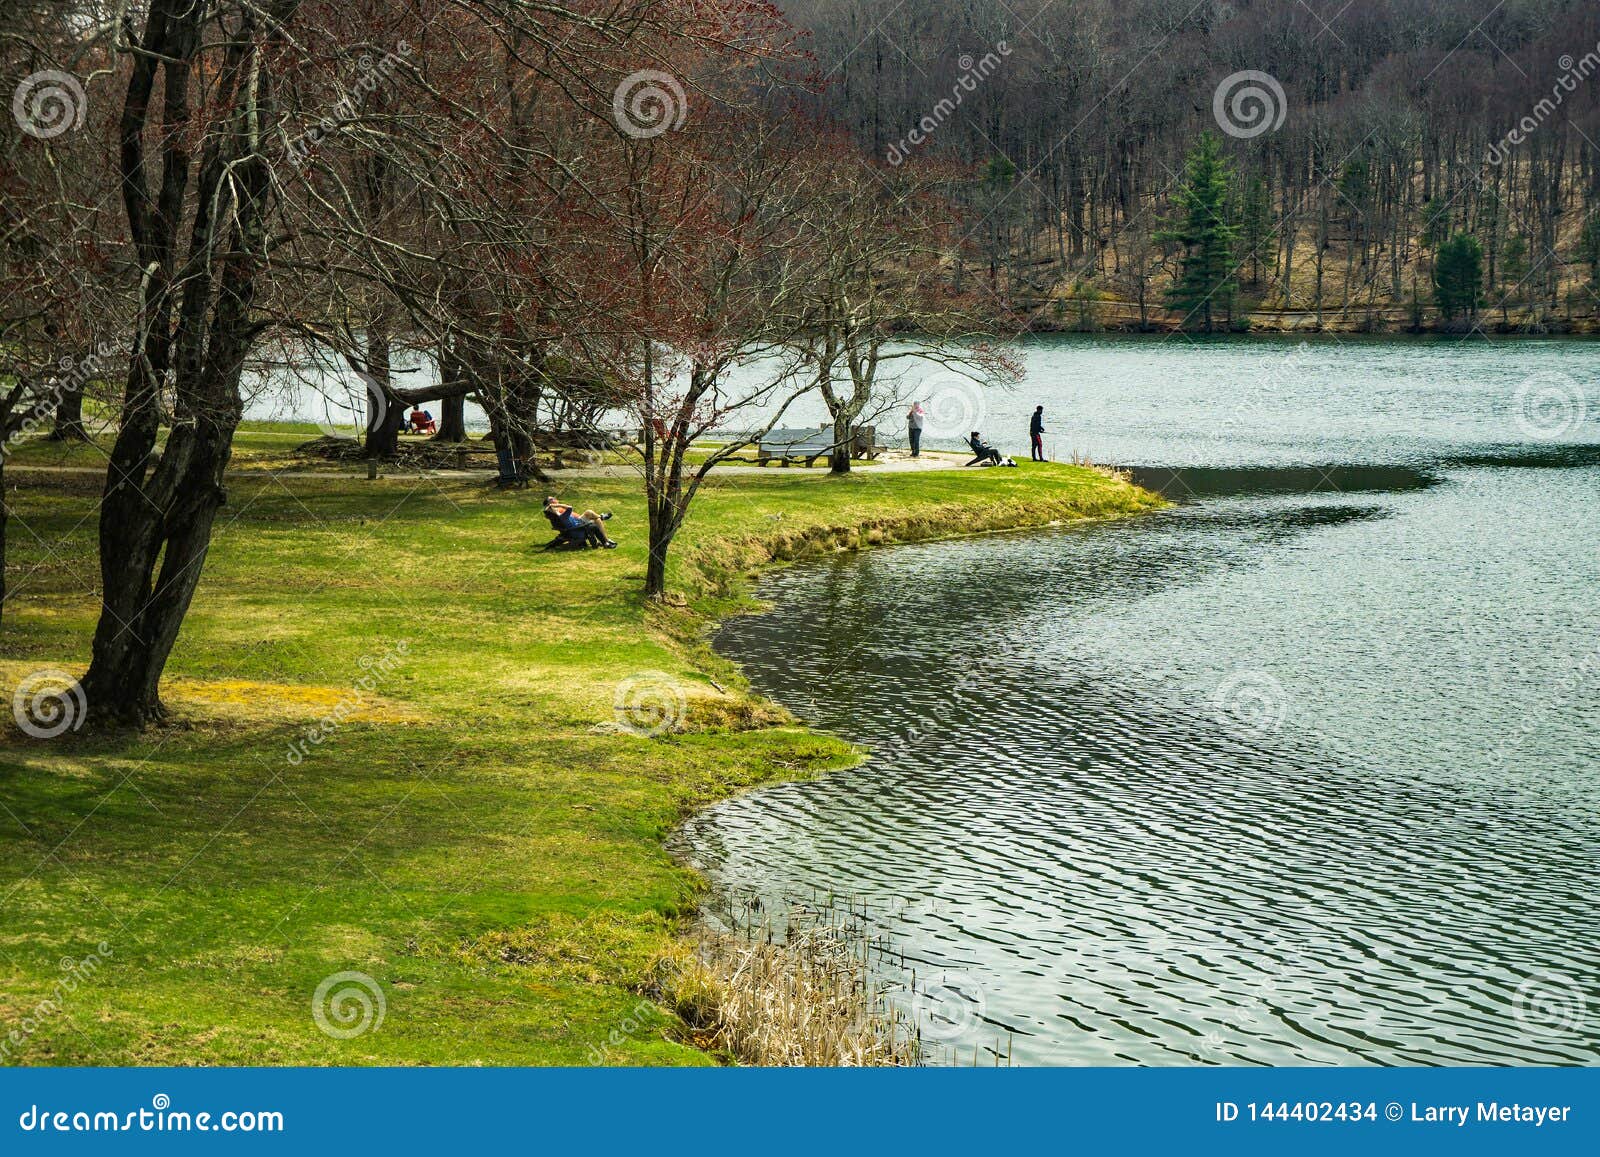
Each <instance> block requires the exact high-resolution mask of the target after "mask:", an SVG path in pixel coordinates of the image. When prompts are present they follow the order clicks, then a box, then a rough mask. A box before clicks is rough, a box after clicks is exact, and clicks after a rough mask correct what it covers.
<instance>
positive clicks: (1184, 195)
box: [1157, 133, 1239, 333]
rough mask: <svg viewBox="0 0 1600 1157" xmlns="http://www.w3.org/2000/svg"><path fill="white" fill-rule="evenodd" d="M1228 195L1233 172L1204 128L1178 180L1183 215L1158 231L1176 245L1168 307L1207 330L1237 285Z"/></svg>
mask: <svg viewBox="0 0 1600 1157" xmlns="http://www.w3.org/2000/svg"><path fill="white" fill-rule="evenodd" d="M1232 200H1233V171H1232V169H1230V168H1229V166H1228V162H1227V160H1226V159H1225V158H1224V157H1223V155H1222V145H1221V142H1220V141H1219V140H1218V138H1217V137H1216V136H1215V134H1212V133H1206V134H1205V135H1204V136H1202V137H1201V138H1200V143H1199V144H1198V145H1196V146H1195V148H1194V151H1193V152H1191V153H1190V154H1189V159H1188V162H1187V163H1186V165H1185V167H1184V179H1183V184H1182V185H1181V186H1180V187H1179V189H1178V193H1177V201H1178V207H1179V210H1180V212H1181V214H1182V216H1181V218H1180V219H1179V220H1177V221H1174V222H1171V223H1170V224H1169V225H1168V227H1167V228H1166V229H1164V230H1162V231H1161V232H1160V233H1159V234H1158V235H1157V236H1158V239H1159V240H1161V241H1163V242H1169V243H1174V244H1176V245H1178V246H1179V247H1180V248H1181V250H1182V253H1181V256H1180V259H1179V260H1180V262H1181V264H1180V267H1179V270H1178V277H1177V280H1176V281H1175V282H1174V283H1173V285H1172V288H1171V289H1169V290H1168V291H1167V308H1168V309H1171V310H1174V311H1176V312H1178V313H1182V314H1183V315H1184V324H1185V325H1188V324H1189V323H1190V322H1192V321H1198V322H1199V323H1200V327H1201V328H1202V329H1203V330H1204V331H1205V332H1206V333H1214V332H1216V326H1217V323H1216V315H1217V313H1218V312H1219V307H1221V309H1222V310H1224V311H1231V309H1232V305H1233V296H1234V294H1235V293H1236V292H1237V290H1238V288H1239V285H1238V281H1237V279H1236V278H1235V277H1234V247H1235V244H1236V242H1237V239H1238V230H1236V229H1235V228H1234V226H1233V224H1232V222H1231V221H1230V220H1229V217H1228V206H1229V204H1230V203H1231V202H1232Z"/></svg>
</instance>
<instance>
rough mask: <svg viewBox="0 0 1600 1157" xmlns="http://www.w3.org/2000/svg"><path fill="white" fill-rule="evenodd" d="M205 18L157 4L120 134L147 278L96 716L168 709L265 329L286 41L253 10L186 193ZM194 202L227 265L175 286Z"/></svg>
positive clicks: (118, 457) (112, 526)
mask: <svg viewBox="0 0 1600 1157" xmlns="http://www.w3.org/2000/svg"><path fill="white" fill-rule="evenodd" d="M294 7H295V5H294V4H293V3H290V2H288V0H285V2H284V3H283V4H281V5H280V7H279V16H280V17H282V18H283V19H284V20H287V18H288V17H289V16H290V15H292V13H293V11H294ZM209 17H210V10H209V9H208V8H207V7H206V6H203V5H195V4H189V3H187V2H186V0H154V2H153V3H152V4H151V6H150V10H149V12H148V14H147V17H146V21H145V25H144V31H143V34H142V35H141V36H140V38H139V46H140V49H141V52H140V53H139V55H138V57H137V58H136V59H135V61H134V64H133V72H132V75H131V77H130V79H129V81H128V91H127V96H126V98H125V99H124V102H123V109H122V119H121V122H120V125H119V137H120V146H121V148H120V155H119V161H120V173H121V176H122V193H123V204H124V207H125V209H126V212H127V218H128V226H129V232H130V234H131V236H132V238H133V241H134V244H135V247H136V248H137V250H138V254H139V260H140V262H141V265H142V266H143V268H144V271H145V273H144V280H143V282H142V284H141V299H142V301H141V304H142V307H143V308H142V309H141V322H140V326H139V329H138V330H137V331H136V333H135V335H134V339H133V349H132V356H131V357H130V358H129V366H128V378H127V384H126V387H125V390H124V394H123V404H122V415H121V427H120V429H119V431H118V433H117V439H116V442H115V444H114V445H113V447H112V451H111V461H110V465H109V466H108V468H107V470H106V485H105V496H104V499H103V500H102V502H101V506H100V582H101V589H102V594H101V600H102V604H101V612H100V618H99V621H98V622H97V623H96V625H95V633H94V644H93V658H92V659H91V661H90V664H89V671H88V674H86V675H85V676H84V677H83V684H82V685H83V690H84V694H85V697H86V700H87V703H88V709H89V714H90V717H91V718H93V719H96V720H109V721H115V722H124V723H132V724H145V723H149V722H153V721H156V720H159V719H160V718H161V716H162V714H163V711H162V705H161V699H160V695H159V685H160V681H161V672H162V670H163V669H164V668H165V666H166V662H167V657H168V655H170V654H171V652H172V646H173V644H174V643H175V642H176V641H177V637H178V629H179V628H180V627H181V626H182V624H183V619H184V616H185V614H186V613H187V612H188V610H189V604H190V602H191V601H192V600H193V598H194V592H195V588H196V586H197V585H198V584H199V582H200V572H201V569H202V567H203V566H204V564H205V559H206V554H207V552H208V550H209V548H210V543H211V530H212V526H213V524H214V523H215V521H216V515H217V511H218V510H220V509H221V508H222V506H223V504H224V503H225V502H226V501H227V494H226V491H225V490H224V489H223V476H224V473H225V471H226V470H227V467H228V459H229V457H230V455H231V453H232V444H233V433H234V431H235V430H236V429H237V428H238V425H239V418H240V416H241V414H242V412H243V402H242V400H241V398H240V395H239V377H240V374H241V373H242V372H243V368H244V360H245V356H246V355H247V354H248V353H249V348H250V344H251V342H252V340H253V337H254V332H255V331H254V329H253V327H252V325H251V321H250V314H251V310H252V307H253V304H254V299H255V279H256V274H257V272H258V271H259V269H260V268H261V266H262V264H263V263H264V261H265V252H266V244H267V242H266V225H265V212H266V197H267V193H268V189H269V185H270V182H269V179H268V172H267V166H266V162H265V159H264V157H263V155H262V152H261V148H260V140H259V136H258V134H259V131H260V125H261V116H262V103H261V100H262V83H261V71H260V70H261V68H262V67H263V65H262V59H263V58H264V57H265V56H266V55H267V54H269V53H270V52H272V51H273V49H274V48H275V47H281V32H280V31H279V29H277V28H275V29H274V30H272V31H271V32H270V33H269V34H268V36H267V37H266V41H265V43H263V42H260V41H258V39H257V32H256V24H255V21H256V17H255V14H254V13H253V11H247V12H246V14H245V15H244V16H243V18H242V21H241V24H240V26H239V28H238V29H237V31H236V36H235V39H234V40H233V41H232V42H231V43H230V44H229V45H228V48H227V50H226V57H225V59H224V61H223V63H222V66H221V67H220V68H219V69H217V70H216V78H215V87H214V89H213V90H211V92H212V96H211V99H212V101H213V102H214V103H213V104H212V105H208V117H210V118H220V119H213V120H212V121H211V123H212V124H213V126H218V125H220V126H221V127H213V128H210V129H208V130H207V131H208V132H209V133H212V134H214V135H212V136H211V137H210V139H209V140H207V142H206V144H205V148H204V151H203V154H202V160H201V163H200V166H199V171H198V180H197V181H196V183H195V185H194V187H193V188H192V190H191V189H190V186H189V177H190V167H191V163H192V155H191V154H190V152H189V147H190V144H191V142H190V137H191V131H190V120H191V115H190V114H191V105H190V102H191V99H192V97H191V93H190V87H189V73H190V69H191V67H192V63H193V58H194V56H195V53H196V51H197V49H198V46H199V43H200V38H201V36H200V34H201V29H202V25H203V24H204V22H205V21H206V20H207V19H208V18H209ZM158 69H159V70H160V71H161V72H162V74H163V75H162V87H163V89H164V92H163V101H164V104H163V114H162V120H161V125H160V128H161V141H162V143H161V154H162V164H161V173H160V196H159V200H158V199H157V198H156V196H155V191H154V190H152V189H151V187H150V182H149V178H150V173H149V165H148V160H147V157H146V153H145V140H144V137H145V132H146V129H147V127H148V120H149V99H150V95H151V93H152V91H153V89H154V87H155V79H156V72H157V70H158ZM229 120H231V123H227V122H228V121H229ZM186 192H192V197H191V198H190V200H191V201H192V203H193V205H194V208H193V210H192V211H191V214H192V216H191V224H190V225H189V238H188V252H189V254H195V253H209V252H212V251H213V249H214V248H215V249H216V250H217V251H219V252H221V253H224V254H226V256H225V257H223V258H222V259H221V261H220V262H219V263H218V264H217V266H216V267H215V269H214V271H213V267H211V266H210V265H209V264H208V263H205V262H198V263H192V272H190V273H189V274H188V275H187V276H186V277H185V278H184V279H183V281H182V282H181V283H180V282H179V281H178V280H177V279H176V278H175V277H174V270H175V269H176V268H177V267H178V265H179V263H180V252H179V244H178V235H179V232H180V229H181V227H182V223H183V220H184V216H185V215H184V213H183V212H182V211H181V207H182V206H183V205H184V202H185V194H186ZM219 218H220V219H219ZM185 264H190V263H188V262H185ZM169 374H170V380H171V384H172V387H173V393H174V396H175V398H176V406H175V414H174V418H173V421H172V430H171V434H170V436H169V437H168V438H167V443H166V446H165V447H164V448H163V449H162V451H161V453H160V456H159V457H158V458H155V459H154V461H153V462H152V454H153V452H154V450H155V443H156V435H157V432H158V429H159V423H160V417H159V412H158V411H159V405H158V397H159V390H160V387H161V385H162V383H163V382H164V381H166V380H167V379H168V376H169ZM158 565H159V567H160V572H159V574H158V573H157V569H156V568H157V566H158Z"/></svg>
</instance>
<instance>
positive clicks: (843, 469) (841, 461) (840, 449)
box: [828, 414, 850, 474]
mask: <svg viewBox="0 0 1600 1157" xmlns="http://www.w3.org/2000/svg"><path fill="white" fill-rule="evenodd" d="M828 469H829V470H830V471H831V472H832V473H834V474H848V473H850V415H849V414H837V415H835V416H834V419H833V449H832V450H831V451H830V452H829V453H828Z"/></svg>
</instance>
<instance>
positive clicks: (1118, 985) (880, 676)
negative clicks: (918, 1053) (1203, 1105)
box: [677, 337, 1600, 1065]
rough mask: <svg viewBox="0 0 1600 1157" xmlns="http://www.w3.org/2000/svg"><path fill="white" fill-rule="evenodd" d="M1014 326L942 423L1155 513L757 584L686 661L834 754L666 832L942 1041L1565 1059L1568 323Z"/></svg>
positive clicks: (1577, 350) (1581, 351)
mask: <svg viewBox="0 0 1600 1157" xmlns="http://www.w3.org/2000/svg"><path fill="white" fill-rule="evenodd" d="M1023 348H1024V352H1025V356H1026V360H1027V365H1028V378H1027V380H1026V381H1025V382H1024V383H1023V384H1022V385H1021V386H1020V387H1019V388H1018V389H1017V390H1015V391H1013V392H1010V393H1006V394H991V395H980V394H976V393H973V392H971V391H970V390H966V389H965V388H964V387H963V386H962V385H961V384H960V383H955V382H950V381H948V380H946V381H943V382H941V381H937V380H935V381H933V382H930V383H929V384H928V387H927V393H928V395H929V396H930V398H931V397H932V396H933V395H937V394H938V392H939V391H940V390H943V391H944V395H943V397H942V398H941V399H940V402H941V406H942V409H943V416H942V421H943V422H944V423H945V425H946V427H947V429H944V430H941V431H940V433H941V434H942V435H944V436H947V437H948V436H951V435H952V434H953V433H954V432H956V431H959V430H960V429H961V427H962V425H963V424H965V423H968V422H970V424H971V426H975V427H978V428H981V429H983V430H984V431H985V432H986V433H988V434H990V435H991V436H992V437H994V438H995V439H996V441H997V442H998V443H999V444H1000V445H1001V446H1002V447H1003V448H1005V449H1007V450H1009V451H1011V452H1013V453H1016V454H1018V455H1019V456H1020V455H1023V454H1025V453H1026V416H1027V414H1028V413H1029V412H1030V411H1031V410H1032V408H1033V406H1034V405H1035V404H1040V403H1042V404H1044V405H1045V407H1046V426H1047V429H1048V430H1049V431H1050V435H1049V437H1050V439H1051V440H1052V443H1053V448H1054V450H1055V452H1056V454H1057V455H1058V456H1066V455H1069V454H1073V453H1076V454H1078V455H1081V456H1085V457H1087V458H1089V459H1091V460H1093V461H1096V462H1101V463H1112V464H1116V465H1120V466H1125V467H1128V468H1130V469H1133V470H1134V471H1135V473H1136V475H1137V476H1138V477H1139V478H1140V479H1141V480H1143V481H1146V482H1147V483H1149V484H1151V485H1157V486H1160V487H1162V488H1163V489H1164V490H1165V491H1166V492H1167V493H1169V494H1170V495H1171V496H1172V497H1173V498H1175V499H1177V500H1178V501H1177V504H1176V505H1175V506H1174V507H1173V508H1171V509H1170V510H1168V511H1165V512H1162V513H1158V514H1155V515H1151V516H1148V517H1144V518H1139V519H1135V520H1131V521H1124V522H1118V523H1110V524H1098V525H1088V526H1081V527H1065V528H1061V529H1057V530H1050V531H1043V532H1030V533H1020V534H1009V535H996V536H987V537H982V538H974V539H968V540H961V541H955V542H942V543H935V544H928V545H921V546H903V547H895V548H892V549H887V550H881V551H873V552H867V553H863V554H859V555H848V556H840V557H837V558H834V559H830V560H826V561H822V562H817V563H811V564H806V565H802V566H797V567H795V568H792V569H790V570H787V571H784V572H780V573H777V574H775V575H773V576H771V577H770V578H768V579H767V580H765V581H764V582H763V584H762V587H761V592H760V593H761V595H762V597H764V598H766V599H769V600H771V601H772V603H773V605H774V609H773V610H772V611H771V613H769V614H765V615H761V616H755V617H749V618H741V619H736V620H732V621H730V622H729V623H728V624H727V625H726V626H725V627H724V628H723V629H722V630H721V632H720V633H719V635H718V638H717V645H718V647H719V649H720V650H722V651H723V652H724V653H726V654H728V655H730V656H732V657H734V658H736V659H738V660H740V661H741V662H742V663H743V664H744V665H745V667H746V669H747V671H748V672H749V674H750V676H751V678H752V679H753V681H754V682H755V683H756V685H757V686H758V687H759V688H760V689H761V690H763V691H764V692H766V693H768V694H770V695H771V696H773V697H774V698H776V699H777V700H779V701H780V702H782V703H784V704H785V705H787V706H789V707H790V708H791V709H793V710H794V711H795V712H796V713H797V714H798V715H800V716H801V717H802V718H803V719H804V720H806V721H807V722H808V723H810V724H812V725H814V726H817V727H820V728H824V729H828V730H831V731H834V732H837V733H839V734H842V735H844V736H846V737H848V738H850V739H853V740H857V741H860V742H862V743H864V744H867V745H870V746H871V748H872V752H873V754H872V757H871V759H870V760H869V761H868V762H867V763H865V764H864V765H863V766H862V767H860V768H858V769H855V770H851V771H847V772H841V773H837V774H834V775H830V776H826V777H822V778H819V779H816V780H813V781H810V782H801V783H789V784H782V785H778V786H774V787H770V788H766V789H763V790H761V791H757V792H754V793H751V794H748V795H745V796H742V797H740V798H737V799H734V800H731V801H728V802H726V803H724V804H721V805H719V806H717V807H715V808H712V809H710V810H708V811H706V812H704V813H701V814H700V815H698V816H696V817H695V818H694V819H692V820H691V822H690V823H689V824H688V825H686V827H685V828H684V829H683V831H682V832H681V833H680V834H679V837H678V840H677V847H678V850H679V851H680V852H682V854H684V855H685V857H686V858H687V859H688V860H689V861H690V862H691V863H694V864H695V865H697V866H699V867H701V868H702V869H703V870H705V871H707V872H708V873H709V874H710V875H711V876H712V878H713V880H714V881H715V882H716V883H718V884H719V885H722V886H725V887H733V886H735V885H737V886H738V887H741V888H745V889H751V890H754V891H755V892H756V893H757V894H759V895H760V896H763V897H765V899H766V902H767V904H768V906H769V907H773V906H777V907H780V908H781V904H782V901H783V898H784V897H787V896H793V895H802V894H806V893H809V892H811V891H813V890H815V891H819V892H822V893H832V894H836V895H846V896H849V897H852V898H853V900H854V902H855V903H856V905H857V906H858V908H861V907H864V908H865V909H866V911H867V912H868V913H869V914H870V919H871V923H872V926H873V930H874V931H875V932H878V933H882V934H883V935H885V936H887V937H888V938H889V939H890V940H891V941H892V943H893V944H894V945H895V948H896V952H897V956H896V959H895V962H894V963H893V964H892V965H891V964H889V963H883V964H881V965H880V967H881V968H882V969H884V970H885V972H886V973H887V974H890V976H889V978H890V979H895V980H898V981H900V982H902V983H904V984H905V985H907V986H908V990H907V995H906V997H905V1000H904V1003H905V1004H906V1005H907V1006H908V1008H909V1010H910V1011H911V1012H913V1013H914V1014H915V1015H917V1016H918V1018H919V1020H921V1021H922V1022H923V1023H924V1030H925V1035H926V1036H927V1037H928V1038H929V1039H930V1040H932V1041H934V1042H935V1043H937V1044H938V1045H940V1046H941V1047H945V1048H948V1049H952V1050H954V1051H955V1052H956V1054H957V1055H959V1056H961V1057H962V1058H963V1060H964V1061H965V1062H970V1059H971V1056H970V1054H971V1053H972V1051H973V1050H974V1049H977V1050H979V1052H980V1054H982V1053H986V1052H987V1051H988V1050H996V1049H997V1050H998V1052H999V1053H1000V1054H1001V1055H1006V1054H1008V1053H1009V1055H1010V1056H1011V1057H1012V1058H1013V1059H1014V1060H1016V1061H1018V1062H1021V1063H1029V1064H1110V1065H1119V1064H1137V1065H1168V1064H1204V1063H1220V1064H1270V1065H1299V1064H1574V1063H1576V1064H1594V1063H1596V1062H1600V1044H1597V1041H1600V937H1597V935H1596V933H1597V931H1600V929H1597V911H1600V905H1597V900H1596V896H1597V883H1600V879H1597V870H1600V809H1597V804H1600V722H1597V709H1600V610H1597V599H1596V594H1597V591H1600V549H1597V547H1596V541H1595V526H1596V514H1597V510H1600V390H1597V385H1596V383H1597V378H1600V345H1595V344H1590V343H1584V342H1579V341H1555V340H1552V341H1543V340H1540V341H1510V340H1499V341H1494V342H1487V341H1483V340H1478V341H1475V342H1470V343H1469V342H1460V343H1451V342H1430V341H1417V342H1403V341H1352V340H1343V341H1326V342H1318V343H1314V344H1311V345H1301V344H1299V343H1297V342H1294V341H1281V342H1280V341H1276V340H1221V341H1211V342H1204V343H1195V342H1190V341H1188V340H1186V339H1183V338H1173V339H1168V340H1154V339H1143V340H1140V339H1127V340H1121V339H1081V338H1065V337H1062V338H1039V339H1035V340H1031V341H1029V342H1027V343H1026V344H1025V346H1024V347H1023ZM1024 466H1025V467H1026V464H1024ZM902 952H903V960H904V968H903V969H902V968H901V965H900V957H899V955H898V953H902ZM910 993H914V994H915V995H914V996H913V995H910Z"/></svg>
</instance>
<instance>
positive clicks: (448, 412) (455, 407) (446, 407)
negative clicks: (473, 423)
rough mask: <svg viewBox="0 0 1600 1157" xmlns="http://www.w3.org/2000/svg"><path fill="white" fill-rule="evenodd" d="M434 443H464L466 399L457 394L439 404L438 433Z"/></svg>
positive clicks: (434, 437)
mask: <svg viewBox="0 0 1600 1157" xmlns="http://www.w3.org/2000/svg"><path fill="white" fill-rule="evenodd" d="M433 440H434V441H435V442H465V441H466V440H467V398H466V395H465V394H457V395H456V396H455V397H453V398H445V399H443V400H442V401H441V402H440V403H439V432H438V433H437V434H435V435H434V436H433Z"/></svg>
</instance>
